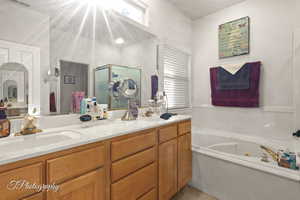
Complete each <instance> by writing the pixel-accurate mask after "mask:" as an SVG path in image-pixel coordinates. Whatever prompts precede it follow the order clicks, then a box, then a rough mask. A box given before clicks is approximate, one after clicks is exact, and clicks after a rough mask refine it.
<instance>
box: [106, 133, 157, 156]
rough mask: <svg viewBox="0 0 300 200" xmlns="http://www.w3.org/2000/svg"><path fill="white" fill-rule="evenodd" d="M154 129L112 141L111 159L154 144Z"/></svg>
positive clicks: (133, 152)
mask: <svg viewBox="0 0 300 200" xmlns="http://www.w3.org/2000/svg"><path fill="white" fill-rule="evenodd" d="M155 133H156V131H154V130H153V131H151V132H149V133H146V134H142V135H138V136H134V137H131V138H128V139H124V140H120V141H114V142H112V144H111V159H112V161H116V160H119V159H121V158H124V157H126V156H129V155H132V154H135V153H137V152H139V151H142V150H144V149H148V148H150V147H152V146H154V145H155V144H156V134H155Z"/></svg>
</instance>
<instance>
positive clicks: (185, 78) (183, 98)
mask: <svg viewBox="0 0 300 200" xmlns="http://www.w3.org/2000/svg"><path fill="white" fill-rule="evenodd" d="M163 52H164V55H163V65H164V91H165V92H166V94H167V96H168V106H169V108H170V109H178V108H187V107H189V106H190V105H189V104H190V96H189V95H190V94H189V84H190V82H189V81H190V78H189V59H190V57H189V55H188V54H186V53H184V52H182V51H180V50H177V49H174V48H172V47H170V46H166V45H165V46H164V51H163Z"/></svg>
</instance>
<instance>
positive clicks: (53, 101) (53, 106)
mask: <svg viewBox="0 0 300 200" xmlns="http://www.w3.org/2000/svg"><path fill="white" fill-rule="evenodd" d="M49 102H50V112H53V113H54V112H56V111H57V110H56V99H55V93H54V92H51V93H50V101H49Z"/></svg>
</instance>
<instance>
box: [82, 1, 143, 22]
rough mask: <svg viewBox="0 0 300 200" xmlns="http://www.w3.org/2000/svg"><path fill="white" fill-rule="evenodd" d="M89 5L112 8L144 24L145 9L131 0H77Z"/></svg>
mask: <svg viewBox="0 0 300 200" xmlns="http://www.w3.org/2000/svg"><path fill="white" fill-rule="evenodd" d="M77 1H79V2H80V3H83V2H84V3H86V4H88V5H89V6H91V7H101V8H102V9H104V10H114V11H116V12H117V13H119V14H120V15H123V16H125V17H128V18H129V19H131V20H133V21H135V22H138V23H140V24H143V25H145V15H146V9H145V8H144V7H142V6H140V5H139V4H138V3H135V2H134V1H133V0H77Z"/></svg>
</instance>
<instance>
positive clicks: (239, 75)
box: [217, 63, 251, 90]
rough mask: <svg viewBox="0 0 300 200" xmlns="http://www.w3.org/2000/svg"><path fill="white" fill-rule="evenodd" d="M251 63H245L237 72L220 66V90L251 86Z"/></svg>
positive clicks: (241, 88) (218, 76) (218, 77)
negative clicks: (233, 72)
mask: <svg viewBox="0 0 300 200" xmlns="http://www.w3.org/2000/svg"><path fill="white" fill-rule="evenodd" d="M250 68H251V64H249V63H246V64H244V65H243V66H242V67H241V68H240V69H239V70H238V71H237V72H236V73H235V74H232V73H231V72H229V71H227V70H226V69H224V68H223V67H218V72H217V80H218V86H217V89H218V90H245V89H249V87H250Z"/></svg>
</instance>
